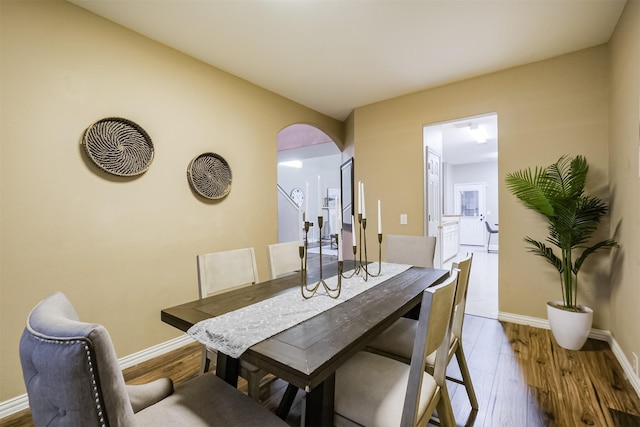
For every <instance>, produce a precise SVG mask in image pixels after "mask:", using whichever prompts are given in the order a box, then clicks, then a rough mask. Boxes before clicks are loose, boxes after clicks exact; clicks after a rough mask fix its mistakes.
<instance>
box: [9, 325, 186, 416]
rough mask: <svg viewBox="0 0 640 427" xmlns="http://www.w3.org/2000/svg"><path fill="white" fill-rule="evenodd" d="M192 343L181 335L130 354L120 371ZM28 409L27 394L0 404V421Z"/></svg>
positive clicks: (124, 359) (120, 363)
mask: <svg viewBox="0 0 640 427" xmlns="http://www.w3.org/2000/svg"><path fill="white" fill-rule="evenodd" d="M192 342H193V338H191V337H190V336H189V335H181V336H179V337H177V338H174V339H172V340H169V341H166V342H163V343H161V344H158V345H155V346H153V347H149V348H146V349H144V350H141V351H139V352H137V353H134V354H130V355H129V356H124V357H122V358H121V359H118V363H119V365H120V369H126V368H129V367H131V366H135V365H137V364H139V363H142V362H146V361H147V360H150V359H153V358H154V357H157V356H160V355H162V354H165V353H168V352H170V351H172V350H176V349H178V348H180V347H183V346H185V345H187V344H191V343H192ZM28 407H29V399H28V397H27V394H26V393H25V394H23V395H21V396H17V397H14V398H13V399H9V400H5V401H4V402H0V419H2V418H4V417H8V416H9V415H13V414H15V413H16V412H20V411H22V410H24V409H27V408H28Z"/></svg>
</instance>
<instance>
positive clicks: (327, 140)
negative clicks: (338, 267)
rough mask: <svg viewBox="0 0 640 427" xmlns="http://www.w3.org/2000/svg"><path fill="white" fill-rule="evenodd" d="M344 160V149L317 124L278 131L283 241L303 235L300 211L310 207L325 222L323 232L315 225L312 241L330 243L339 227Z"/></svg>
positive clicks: (311, 215) (310, 214)
mask: <svg viewBox="0 0 640 427" xmlns="http://www.w3.org/2000/svg"><path fill="white" fill-rule="evenodd" d="M340 164H341V153H340V150H339V149H338V147H337V145H336V143H335V141H334V140H333V139H332V138H331V137H330V136H329V135H327V134H326V133H325V132H323V131H322V130H320V129H318V128H317V127H315V126H313V125H309V124H303V123H296V124H292V125H290V126H287V127H286V128H284V129H282V130H281V131H280V132H278V165H277V168H278V181H277V182H278V185H277V195H278V196H277V197H278V241H279V242H289V241H294V240H298V239H299V232H298V230H299V221H300V219H299V215H300V211H303V212H304V211H307V212H306V213H305V214H306V215H308V217H309V218H311V221H313V222H315V219H314V218H317V216H318V215H319V214H321V215H322V216H323V218H324V224H325V226H323V229H322V235H320V234H319V233H318V230H317V228H314V230H313V232H312V233H311V234H310V236H309V242H310V243H314V244H316V243H317V244H324V242H327V243H328V244H329V246H330V242H331V239H330V235H331V234H332V233H335V227H336V225H335V224H333V222H335V221H332V218H334V217H335V212H334V210H335V208H333V204H334V203H335V197H334V196H335V194H340ZM318 177H320V179H318ZM318 181H320V190H318ZM332 209H333V210H332ZM323 251H324V250H323ZM323 253H324V252H323Z"/></svg>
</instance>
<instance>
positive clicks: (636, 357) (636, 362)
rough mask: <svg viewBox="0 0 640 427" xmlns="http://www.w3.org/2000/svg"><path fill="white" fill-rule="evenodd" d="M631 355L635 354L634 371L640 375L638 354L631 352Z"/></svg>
mask: <svg viewBox="0 0 640 427" xmlns="http://www.w3.org/2000/svg"><path fill="white" fill-rule="evenodd" d="M631 355H632V356H633V372H635V373H636V375H638V355H637V354H635V353H631Z"/></svg>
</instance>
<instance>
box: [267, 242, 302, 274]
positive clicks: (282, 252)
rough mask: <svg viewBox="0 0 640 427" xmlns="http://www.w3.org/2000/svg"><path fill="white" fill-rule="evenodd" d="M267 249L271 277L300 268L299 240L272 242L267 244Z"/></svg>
mask: <svg viewBox="0 0 640 427" xmlns="http://www.w3.org/2000/svg"><path fill="white" fill-rule="evenodd" d="M267 251H268V252H269V272H270V274H271V278H272V279H275V278H276V277H278V276H282V275H283V274H285V273H289V272H292V271H296V270H299V269H300V243H299V242H285V243H274V244H272V245H269V246H267Z"/></svg>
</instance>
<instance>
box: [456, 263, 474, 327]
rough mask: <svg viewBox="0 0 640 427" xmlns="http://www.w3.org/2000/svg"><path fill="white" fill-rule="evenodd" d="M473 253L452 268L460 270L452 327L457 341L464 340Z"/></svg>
mask: <svg viewBox="0 0 640 427" xmlns="http://www.w3.org/2000/svg"><path fill="white" fill-rule="evenodd" d="M472 260H473V253H468V254H467V256H466V257H465V258H464V259H462V260H460V261H458V262H454V263H453V264H452V266H451V269H452V271H453V270H458V289H457V290H456V301H455V303H454V304H453V308H454V319H453V326H452V327H451V335H453V336H454V337H455V338H457V339H462V325H463V322H464V312H465V309H466V306H467V293H468V291H469V277H470V276H471V261H472Z"/></svg>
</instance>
